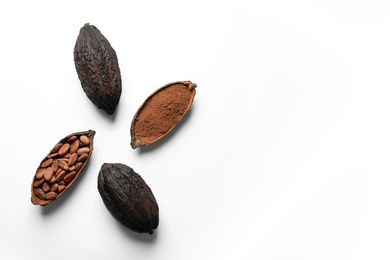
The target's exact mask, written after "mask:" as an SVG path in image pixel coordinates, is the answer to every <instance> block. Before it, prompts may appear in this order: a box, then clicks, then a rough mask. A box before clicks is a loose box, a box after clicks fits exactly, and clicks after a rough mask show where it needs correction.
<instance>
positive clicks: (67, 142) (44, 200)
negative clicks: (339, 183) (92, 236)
mask: <svg viewBox="0 0 390 260" xmlns="http://www.w3.org/2000/svg"><path fill="white" fill-rule="evenodd" d="M95 133H96V132H95V131H94V130H88V131H83V132H76V133H73V134H70V135H68V136H66V137H64V138H62V139H61V140H60V141H58V143H57V144H55V145H54V147H53V149H51V150H50V152H49V154H48V155H46V156H45V158H43V159H42V161H41V162H40V164H39V166H38V168H37V170H36V171H35V174H34V178H33V181H32V184H31V202H32V203H33V204H35V205H40V206H45V205H47V204H49V203H50V202H52V201H53V200H55V199H58V198H59V197H60V196H62V195H63V194H64V193H65V191H67V190H68V189H69V188H70V186H72V184H73V183H74V182H75V181H76V179H77V178H78V177H79V175H80V174H81V172H82V171H83V169H84V167H85V166H86V165H87V163H88V161H89V159H90V158H91V155H92V150H93V138H94V136H95ZM81 140H83V142H81ZM86 140H87V141H86ZM70 147H73V148H74V147H77V150H72V151H73V153H72V154H70V153H68V151H69V150H70ZM81 149H82V150H81ZM79 150H81V151H83V153H82V154H81V155H82V156H83V157H84V158H83V160H80V161H82V162H81V163H82V164H81V165H78V167H74V168H75V169H76V170H74V169H71V167H69V166H70V165H69V163H71V164H74V163H75V160H77V158H75V157H78V158H80V156H81V155H78V153H77V152H78V151H79ZM85 151H88V153H84V152H85ZM70 160H71V161H70Z"/></svg>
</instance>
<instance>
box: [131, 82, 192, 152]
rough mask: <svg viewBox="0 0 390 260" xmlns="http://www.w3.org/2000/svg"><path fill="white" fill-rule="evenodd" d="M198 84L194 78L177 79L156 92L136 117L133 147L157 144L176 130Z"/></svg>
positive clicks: (133, 122) (132, 134)
mask: <svg viewBox="0 0 390 260" xmlns="http://www.w3.org/2000/svg"><path fill="white" fill-rule="evenodd" d="M196 87H197V85H196V84H195V83H192V82H191V81H175V82H171V83H168V84H166V85H164V86H162V87H161V88H159V89H157V90H156V91H154V92H153V93H152V94H151V95H150V96H149V97H148V98H147V99H146V100H145V101H144V103H143V104H142V105H141V106H140V107H139V108H138V110H137V112H136V113H135V115H134V117H133V120H132V122H131V127H130V136H131V142H130V144H131V147H132V148H133V149H136V148H138V147H140V146H146V145H150V144H153V143H155V142H157V141H158V140H160V139H162V138H163V137H164V136H166V135H167V134H168V133H169V132H170V131H172V130H173V128H174V127H175V126H176V125H177V124H178V123H179V122H180V120H181V119H182V118H183V117H184V116H185V115H186V114H187V112H188V111H189V109H190V108H191V105H192V103H193V100H194V97H195V94H196V89H195V88H196Z"/></svg>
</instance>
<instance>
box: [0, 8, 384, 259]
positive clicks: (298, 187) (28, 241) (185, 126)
mask: <svg viewBox="0 0 390 260" xmlns="http://www.w3.org/2000/svg"><path fill="white" fill-rule="evenodd" d="M86 22H90V23H91V24H93V25H96V26H97V27H98V28H99V29H100V30H101V32H102V33H103V34H104V35H105V36H106V37H107V38H108V40H109V41H110V42H111V44H112V46H113V47H114V49H115V50H116V52H117V55H118V58H119V65H120V68H121V71H122V80H123V92H122V96H121V100H120V104H119V106H118V109H117V113H116V114H115V116H112V117H109V116H106V115H105V113H104V112H103V111H101V110H99V109H97V108H96V107H94V105H93V104H92V103H91V102H90V101H89V100H88V99H87V97H86V95H85V94H84V92H83V91H82V89H81V85H80V82H79V80H78V77H77V74H76V70H75V67H74V63H73V47H74V44H75V41H76V38H77V35H78V32H79V29H80V27H82V26H83V25H84V23H86ZM0 33H1V41H0V50H1V59H0V73H1V81H0V87H1V94H0V99H1V100H0V111H1V112H0V113H1V114H0V115H1V118H0V120H1V130H0V131H1V132H0V147H1V148H2V150H1V157H0V158H1V159H0V160H1V188H0V205H1V219H0V259H10V260H13V259H30V260H35V259H49V258H50V259H56V260H63V259H64V260H65V259H94V260H98V259H169V260H172V259H178V260H181V259H186V260H187V259H288V260H290V259H389V258H390V249H389V244H390V235H389V234H390V189H389V187H390V165H389V162H390V160H389V159H390V123H389V121H390V91H389V89H390V88H389V84H390V77H389V75H390V2H389V1H386V0H382V1H381V0H337V1H336V0H328V1H310V0H298V1H289V0H275V1H247V0H242V1H241V0H240V1H238V0H235V1H234V0H230V1H226V0H225V1H209V0H207V1H203V0H197V1H173V0H166V1H113V0H111V1H96V0H94V1H63V2H62V3H60V2H58V1H2V3H1V4H0ZM177 80H191V81H193V82H195V83H197V85H198V87H197V94H196V96H195V100H194V103H193V106H192V108H191V111H190V113H189V114H188V115H187V116H186V118H185V119H183V121H182V122H181V123H180V124H179V125H178V126H177V128H175V130H174V131H173V132H172V133H171V134H170V135H169V136H167V137H166V138H164V139H163V140H161V141H160V142H159V143H156V144H155V145H152V146H150V147H147V148H145V149H137V150H133V149H131V147H130V134H129V128H130V123H131V120H132V118H133V115H134V113H135V112H136V110H137V108H138V107H139V106H140V105H141V104H142V102H143V101H144V99H145V98H146V97H147V96H148V95H149V94H150V93H152V92H153V91H154V90H156V89H157V88H159V87H161V86H163V85H165V84H166V83H169V82H172V81H177ZM88 129H93V130H95V131H96V136H95V146H94V152H93V155H92V158H91V160H90V162H89V166H88V167H87V168H86V170H85V171H84V172H83V175H82V177H80V178H79V179H78V181H77V182H76V184H75V185H74V186H72V188H71V189H70V190H68V191H67V193H66V194H64V195H63V196H62V197H61V198H60V199H58V200H57V201H55V202H53V203H52V204H49V205H48V206H46V207H40V206H35V205H33V204H32V203H31V202H30V186H31V181H32V178H33V175H34V173H35V169H36V167H37V166H38V164H39V162H40V161H41V160H42V159H43V157H44V156H45V155H46V154H47V153H48V152H49V150H50V149H51V148H52V146H53V145H54V144H55V143H56V142H57V141H59V140H60V139H61V138H63V137H65V136H66V135H68V134H70V133H73V132H78V131H84V130H88ZM104 162H120V163H125V164H127V165H129V166H131V167H133V168H134V170H135V171H136V172H138V173H139V174H140V175H141V176H142V177H143V178H144V179H145V181H146V182H147V183H148V184H149V186H150V187H151V189H152V190H153V192H154V195H155V196H156V199H157V201H158V203H159V207H160V224H159V227H158V229H157V230H156V232H155V234H153V235H152V236H150V235H149V234H137V233H134V232H131V231H129V230H127V229H126V228H124V227H123V226H122V225H121V224H119V223H118V222H117V221H116V220H115V219H114V218H112V217H111V215H110V214H109V212H108V211H107V210H106V208H105V207H104V204H103V202H102V200H101V198H100V195H99V193H98V191H97V174H98V172H99V170H100V167H101V165H102V164H103V163H104Z"/></svg>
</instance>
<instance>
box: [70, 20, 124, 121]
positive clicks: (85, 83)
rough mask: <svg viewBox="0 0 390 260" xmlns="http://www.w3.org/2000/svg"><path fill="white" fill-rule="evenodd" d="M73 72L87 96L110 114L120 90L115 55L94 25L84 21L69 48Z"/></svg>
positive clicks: (116, 103) (120, 85)
mask: <svg viewBox="0 0 390 260" xmlns="http://www.w3.org/2000/svg"><path fill="white" fill-rule="evenodd" d="M73 56H74V62H75V66H76V71H77V74H78V77H79V79H80V82H81V86H82V88H83V90H84V92H85V94H86V95H87V97H88V98H89V99H90V100H91V101H92V103H93V104H95V105H96V106H97V107H98V108H100V109H103V110H104V111H105V112H106V113H107V114H108V115H112V114H114V112H115V110H116V107H117V105H118V103H119V99H120V96H121V93H122V79H121V73H120V69H119V63H118V57H117V55H116V52H115V50H114V49H113V48H112V46H111V44H110V42H109V41H108V40H107V39H106V37H104V35H103V34H102V33H101V32H100V31H99V29H97V28H96V27H95V26H93V25H90V24H89V23H86V24H85V25H84V26H83V27H82V28H81V29H80V32H79V35H78V37H77V40H76V44H75V47H74V51H73Z"/></svg>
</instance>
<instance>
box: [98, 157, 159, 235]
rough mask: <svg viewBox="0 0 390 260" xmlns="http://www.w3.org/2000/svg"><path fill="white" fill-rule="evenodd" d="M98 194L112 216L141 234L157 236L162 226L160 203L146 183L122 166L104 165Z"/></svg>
mask: <svg viewBox="0 0 390 260" xmlns="http://www.w3.org/2000/svg"><path fill="white" fill-rule="evenodd" d="M98 190H99V193H100V196H101V197H102V200H103V203H104V205H105V206H106V208H107V210H108V211H109V212H110V213H111V215H112V216H113V217H114V218H115V219H116V220H118V221H119V222H120V223H121V224H123V225H124V226H125V227H127V228H129V229H130V230H132V231H134V232H138V233H149V234H153V230H154V229H156V228H157V226H158V222H159V208H158V204H157V201H156V199H155V197H154V195H153V193H152V191H151V189H150V188H149V186H148V185H147V184H146V183H145V181H144V180H143V179H142V178H141V176H140V175H139V174H138V173H136V172H135V171H134V170H133V169H132V168H130V167H129V166H127V165H125V164H121V163H104V164H103V165H102V167H101V169H100V172H99V175H98Z"/></svg>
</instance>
